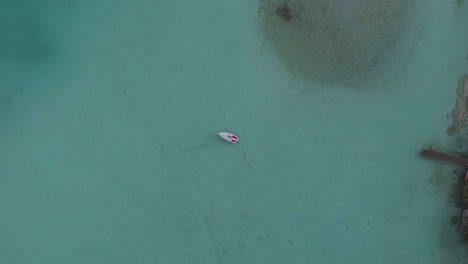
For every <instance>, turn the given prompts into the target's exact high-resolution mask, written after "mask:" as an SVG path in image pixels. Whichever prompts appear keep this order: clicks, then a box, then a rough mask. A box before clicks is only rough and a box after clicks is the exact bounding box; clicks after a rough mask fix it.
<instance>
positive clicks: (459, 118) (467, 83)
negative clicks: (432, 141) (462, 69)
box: [447, 74, 468, 136]
mask: <svg viewBox="0 0 468 264" xmlns="http://www.w3.org/2000/svg"><path fill="white" fill-rule="evenodd" d="M457 95H458V98H457V102H456V104H455V108H454V109H453V110H452V114H451V117H452V119H453V123H452V125H451V126H450V127H449V128H448V129H447V133H448V134H449V135H451V136H453V135H455V134H457V133H458V132H459V131H460V130H461V129H462V128H464V127H466V126H467V125H468V74H463V75H462V76H461V77H460V79H459V80H458V88H457Z"/></svg>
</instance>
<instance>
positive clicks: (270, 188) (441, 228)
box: [0, 0, 468, 264]
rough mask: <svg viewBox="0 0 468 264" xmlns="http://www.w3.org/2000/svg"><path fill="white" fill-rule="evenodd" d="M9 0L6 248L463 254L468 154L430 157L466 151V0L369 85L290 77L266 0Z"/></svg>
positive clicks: (307, 256)
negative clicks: (457, 115)
mask: <svg viewBox="0 0 468 264" xmlns="http://www.w3.org/2000/svg"><path fill="white" fill-rule="evenodd" d="M461 2H462V1H461ZM0 3H1V6H2V8H1V9H0V15H1V16H0V17H1V18H0V21H1V23H0V30H1V35H0V69H1V71H0V95H1V96H0V146H1V147H0V156H1V159H0V175H1V177H0V179H1V182H0V205H1V217H0V233H1V234H2V235H1V236H2V239H1V240H0V262H1V263H70V264H72V263H465V262H466V260H467V259H468V244H464V243H463V242H462V239H461V237H460V235H459V234H458V231H457V229H458V224H457V223H454V221H457V219H456V218H457V217H459V216H460V213H461V209H460V208H457V207H456V206H455V205H454V204H453V202H452V200H453V198H452V196H453V192H454V188H453V184H454V183H455V182H456V179H454V178H455V176H454V171H457V168H456V167H453V166H451V165H448V164H444V163H439V162H434V161H430V160H426V159H423V158H421V157H420V156H419V152H420V150H421V149H422V148H427V147H429V146H431V145H434V146H436V147H438V148H440V149H442V150H446V151H452V152H453V151H459V152H464V151H466V150H464V149H463V145H464V144H463V140H466V138H464V137H466V136H465V134H463V133H461V134H460V135H458V136H454V137H449V136H448V135H447V133H446V129H447V128H448V126H449V125H450V124H451V120H449V119H447V114H448V113H450V111H451V110H452V109H453V107H454V105H455V100H456V88H457V86H458V78H459V77H460V76H461V75H462V74H463V73H468V60H467V59H466V58H465V57H466V56H467V53H468V28H467V26H466V25H468V3H464V4H461V3H457V1H449V0H446V1H439V0H433V1H429V0H427V1H424V7H423V8H420V9H418V12H417V13H415V14H414V17H417V18H418V21H420V22H421V26H420V28H418V29H417V30H413V31H412V29H411V28H410V29H409V31H410V32H411V34H409V35H410V36H413V37H415V38H417V41H416V42H415V44H414V46H412V47H411V49H409V50H411V52H409V53H408V55H405V56H400V57H399V56H398V54H397V53H395V54H394V56H393V57H394V58H397V59H395V60H396V61H395V62H394V63H393V64H392V66H391V67H390V66H389V67H388V68H384V69H383V73H382V74H381V75H377V76H374V77H373V78H374V79H375V81H374V82H371V83H372V84H369V85H367V86H365V87H360V88H357V89H356V88H346V87H330V86H323V85H318V84H313V83H311V82H310V81H306V80H303V79H301V78H298V77H297V76H295V75H294V74H291V73H290V72H289V71H288V70H287V69H286V68H285V66H284V65H283V64H282V63H281V61H280V60H279V59H278V58H277V56H276V55H275V53H274V51H273V50H272V49H271V48H269V46H268V41H267V40H265V38H264V36H263V35H262V33H261V30H260V29H259V26H258V24H259V23H258V8H259V3H258V2H256V1H209V0H205V1H198V2H195V1H175V2H174V1H150V0H140V1H92V0H88V1H53V0H45V1H33V0H30V1H26V0H25V1H0ZM402 45H405V44H404V43H403V44H402ZM218 131H230V132H233V133H235V134H237V135H238V136H239V137H240V138H241V144H238V145H232V144H229V143H227V142H224V141H222V140H221V139H220V138H219V137H218V136H217V135H216V132H218ZM460 142H461V143H460ZM460 145H461V146H460ZM458 170H460V169H458ZM453 219H455V220H453Z"/></svg>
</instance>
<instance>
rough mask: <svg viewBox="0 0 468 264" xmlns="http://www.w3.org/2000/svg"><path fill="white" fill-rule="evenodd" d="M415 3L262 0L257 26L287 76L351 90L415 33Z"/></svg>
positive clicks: (410, 0)
mask: <svg viewBox="0 0 468 264" xmlns="http://www.w3.org/2000/svg"><path fill="white" fill-rule="evenodd" d="M419 2H420V1H419V0H400V1H394V0H381V1H375V0H260V7H259V12H258V15H259V16H258V18H259V27H260V31H261V32H262V34H263V36H264V37H265V40H266V41H267V43H268V44H269V46H270V47H271V48H272V49H273V51H274V53H275V54H276V55H277V57H278V58H279V61H280V62H281V63H282V64H283V65H284V66H285V67H286V68H287V69H288V70H289V71H290V72H291V73H293V74H295V75H298V76H300V77H301V78H304V79H306V80H311V81H313V82H314V83H321V84H327V85H336V84H337V85H353V84H358V83H360V82H361V81H362V80H364V79H366V78H367V75H368V74H369V73H371V72H373V70H374V69H375V68H377V67H379V66H380V65H381V64H383V63H384V62H386V60H387V58H388V57H389V56H391V55H392V52H394V51H395V50H396V49H398V48H399V45H398V44H399V43H400V42H401V41H403V40H404V39H405V37H406V36H407V35H408V33H409V32H410V31H411V30H414V27H413V23H412V21H414V19H412V17H413V16H417V14H416V11H417V10H418V7H419V5H418V3H419ZM408 50H409V48H408V49H407V50H405V51H406V52H407V51H408ZM396 52H398V53H400V55H401V53H402V52H403V51H402V50H396ZM402 56H404V55H402Z"/></svg>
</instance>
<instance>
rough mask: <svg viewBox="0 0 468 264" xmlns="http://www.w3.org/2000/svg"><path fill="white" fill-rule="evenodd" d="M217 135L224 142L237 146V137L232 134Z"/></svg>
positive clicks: (219, 133) (220, 133) (221, 133)
mask: <svg viewBox="0 0 468 264" xmlns="http://www.w3.org/2000/svg"><path fill="white" fill-rule="evenodd" d="M218 135H219V136H220V137H221V138H222V139H224V140H226V141H229V142H231V143H234V144H237V143H239V137H237V136H236V135H234V134H231V133H228V132H218Z"/></svg>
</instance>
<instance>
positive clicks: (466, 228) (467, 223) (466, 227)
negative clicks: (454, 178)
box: [421, 149, 468, 236]
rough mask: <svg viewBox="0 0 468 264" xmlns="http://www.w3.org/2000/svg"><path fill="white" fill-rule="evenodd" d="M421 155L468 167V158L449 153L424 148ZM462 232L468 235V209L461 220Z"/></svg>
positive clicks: (466, 174) (467, 179)
mask: <svg viewBox="0 0 468 264" xmlns="http://www.w3.org/2000/svg"><path fill="white" fill-rule="evenodd" d="M421 155H423V156H424V157H428V158H433V159H438V160H443V161H448V162H451V163H455V164H459V165H462V166H465V167H468V159H465V158H461V157H457V156H453V155H449V154H444V153H440V152H437V151H435V150H425V149H423V150H422V152H421ZM466 184H468V169H467V171H466V173H465V185H466ZM459 230H460V233H461V234H462V235H465V236H466V235H468V209H465V210H463V212H462V216H461V221H460V228H459Z"/></svg>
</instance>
